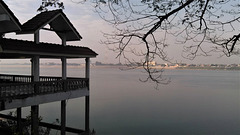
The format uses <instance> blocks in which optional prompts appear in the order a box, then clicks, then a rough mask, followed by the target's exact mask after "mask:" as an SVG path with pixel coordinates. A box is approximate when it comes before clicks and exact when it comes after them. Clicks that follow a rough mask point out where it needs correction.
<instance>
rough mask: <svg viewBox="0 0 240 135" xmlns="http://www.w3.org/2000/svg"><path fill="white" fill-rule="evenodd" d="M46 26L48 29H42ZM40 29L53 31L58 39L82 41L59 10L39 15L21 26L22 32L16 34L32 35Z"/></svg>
mask: <svg viewBox="0 0 240 135" xmlns="http://www.w3.org/2000/svg"><path fill="white" fill-rule="evenodd" d="M47 24H49V25H50V28H44V27H45V26H46V25H47ZM40 29H47V30H50V31H54V32H56V34H57V35H58V36H59V37H60V38H63V36H64V35H65V36H66V41H76V40H80V39H82V37H81V36H80V34H79V33H78V31H77V30H76V29H75V27H74V26H73V24H72V23H71V22H70V20H69V19H68V18H67V16H66V15H65V14H64V13H63V11H62V10H61V9H59V10H52V11H45V12H41V13H39V14H38V15H36V16H35V17H33V18H32V19H30V20H28V21H27V22H26V23H24V24H23V25H22V30H21V31H20V32H18V34H32V33H35V32H36V31H38V30H40Z"/></svg>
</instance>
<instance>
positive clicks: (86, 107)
mask: <svg viewBox="0 0 240 135" xmlns="http://www.w3.org/2000/svg"><path fill="white" fill-rule="evenodd" d="M85 61H86V66H85V77H86V78H88V79H89V76H90V58H86V59H85ZM89 105H90V98H89V96H86V97H85V131H87V132H90V126H89V125H90V118H89V113H90V107H89Z"/></svg>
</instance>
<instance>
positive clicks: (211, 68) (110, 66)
mask: <svg viewBox="0 0 240 135" xmlns="http://www.w3.org/2000/svg"><path fill="white" fill-rule="evenodd" d="M0 66H3V67H29V68H30V67H31V65H30V64H0ZM40 67H42V68H60V67H61V65H60V64H56V65H46V64H40ZM67 67H68V68H84V67H85V65H82V64H75V65H73V64H69V65H68V66H67ZM91 67H92V68H120V69H121V68H122V69H130V68H131V67H128V66H125V65H94V64H92V65H91ZM152 68H155V69H168V70H240V67H239V66H238V67H227V68H226V67H173V66H169V67H167V66H166V67H161V66H152ZM136 69H141V67H138V68H136Z"/></svg>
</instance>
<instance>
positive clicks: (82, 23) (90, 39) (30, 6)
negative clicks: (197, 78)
mask: <svg viewBox="0 0 240 135" xmlns="http://www.w3.org/2000/svg"><path fill="white" fill-rule="evenodd" d="M62 1H63V2H64V5H65V10H64V12H65V14H66V15H67V17H68V18H69V19H70V21H71V22H72V23H73V25H74V26H75V27H76V29H77V30H78V32H79V33H80V35H81V36H82V37H83V39H82V40H81V41H77V42H68V43H67V44H69V45H79V46H86V47H89V48H91V49H93V50H94V51H95V52H97V53H98V54H99V55H98V56H97V58H94V59H92V62H95V61H101V62H103V63H118V59H115V57H116V56H117V54H115V53H113V52H112V51H110V50H108V49H107V47H106V46H105V45H103V44H100V41H101V40H104V38H103V36H102V32H111V31H112V30H113V29H112V26H110V25H109V24H108V23H107V22H105V21H103V20H102V19H101V18H100V17H99V16H98V15H97V14H96V13H95V12H94V11H93V9H94V8H93V7H92V6H91V5H90V4H76V3H73V2H72V0H62ZM5 3H6V4H7V5H8V6H9V8H10V9H11V10H12V11H13V13H14V14H15V15H16V17H17V18H18V19H19V21H20V23H22V24H23V23H25V22H26V21H27V20H29V19H31V18H32V17H33V16H35V15H36V14H38V12H37V9H38V7H39V5H40V4H41V0H35V2H33V0H5ZM6 37H7V38H17V39H25V40H33V35H23V36H22V35H15V33H11V34H7V35H6ZM170 40H171V39H170ZM40 41H41V42H52V43H60V39H59V38H58V36H57V35H56V34H55V33H51V32H45V31H42V32H41V35H40ZM181 53H182V46H180V45H174V46H171V47H170V48H169V49H168V54H169V56H170V58H172V59H173V60H174V62H175V61H177V62H185V63H202V64H205V63H206V64H209V63H216V64H220V63H222V64H232V63H239V64H240V59H239V57H238V56H232V57H229V58H228V57H225V56H223V57H220V56H219V55H220V54H214V55H213V56H210V57H197V58H196V59H194V60H193V61H190V60H187V59H184V58H182V57H181ZM2 62H9V61H6V60H2ZM14 62H15V61H14ZM18 62H19V61H18ZM20 62H22V61H20ZM23 62H24V60H23ZM70 62H71V61H70ZM72 62H74V61H72ZM157 63H163V62H162V61H160V60H159V61H157Z"/></svg>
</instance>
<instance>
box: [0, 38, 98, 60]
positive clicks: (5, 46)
mask: <svg viewBox="0 0 240 135" xmlns="http://www.w3.org/2000/svg"><path fill="white" fill-rule="evenodd" d="M36 55H39V56H40V58H61V57H66V58H86V57H90V58H91V57H96V56H97V55H98V54H97V53H96V52H94V51H93V50H91V49H89V48H88V47H79V46H70V45H67V46H63V45H60V44H51V43H43V42H40V43H39V44H36V43H35V42H33V41H24V40H16V39H6V38H2V39H0V58H32V57H33V56H36Z"/></svg>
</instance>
